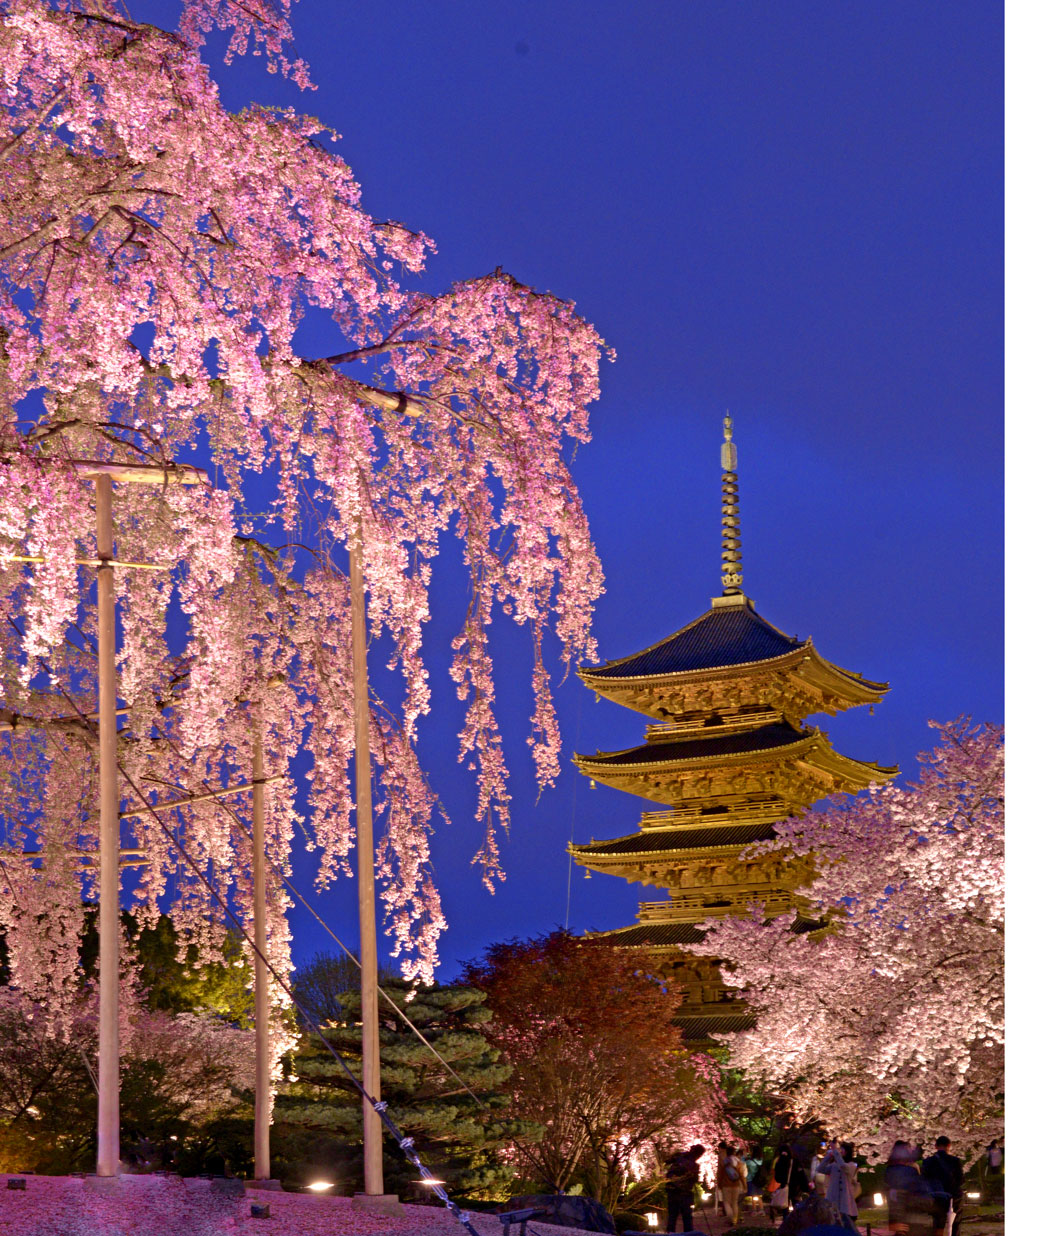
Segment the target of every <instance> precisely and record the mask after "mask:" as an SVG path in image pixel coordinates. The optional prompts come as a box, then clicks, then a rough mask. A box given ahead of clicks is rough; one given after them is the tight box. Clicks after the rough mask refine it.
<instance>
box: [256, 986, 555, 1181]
mask: <svg viewBox="0 0 1050 1236" xmlns="http://www.w3.org/2000/svg"><path fill="white" fill-rule="evenodd" d="M383 987H384V991H385V992H386V993H387V995H388V996H389V997H390V999H391V1001H392V1002H393V1004H394V1005H396V1008H397V1009H399V1010H400V1011H401V1012H402V1013H404V1014H405V1016H406V1017H407V1019H408V1021H410V1022H411V1027H410V1026H408V1025H406V1024H405V1022H404V1021H403V1020H402V1019H401V1018H400V1017H398V1015H397V1013H396V1012H395V1011H394V1009H393V1008H391V1005H390V1004H388V1003H387V1002H386V1001H382V1002H381V1003H380V1007H379V1013H380V1040H381V1046H380V1058H381V1061H382V1073H383V1098H384V1099H385V1100H386V1101H387V1102H389V1103H390V1105H391V1107H392V1109H394V1110H395V1111H396V1112H397V1119H398V1123H399V1126H400V1127H401V1128H402V1130H403V1131H404V1132H405V1133H406V1135H407V1136H409V1137H412V1138H413V1139H414V1142H415V1148H416V1151H417V1153H418V1154H419V1155H420V1156H421V1157H422V1158H423V1159H424V1160H425V1161H426V1163H427V1166H428V1167H429V1168H430V1169H431V1170H432V1171H434V1172H435V1174H436V1175H437V1176H438V1178H439V1179H441V1180H443V1181H444V1182H445V1183H446V1184H447V1186H448V1188H449V1191H450V1192H455V1193H457V1194H463V1193H468V1194H469V1195H470V1196H472V1197H499V1196H501V1195H502V1196H504V1197H505V1196H506V1195H507V1193H506V1186H507V1185H508V1184H509V1182H510V1179H511V1177H512V1175H513V1169H512V1167H511V1166H510V1165H509V1164H508V1163H507V1161H506V1159H505V1157H504V1156H503V1155H502V1153H501V1152H502V1150H503V1147H504V1146H505V1144H506V1142H507V1140H508V1139H509V1138H516V1139H517V1140H519V1141H524V1140H526V1139H527V1138H529V1137H530V1136H532V1137H535V1136H536V1135H537V1134H538V1132H539V1130H538V1127H537V1126H536V1125H535V1124H534V1123H533V1124H529V1123H527V1122H523V1121H521V1120H513V1119H511V1118H509V1116H508V1113H507V1106H508V1099H507V1097H506V1094H505V1089H506V1087H505V1083H506V1081H507V1078H508V1076H509V1075H510V1072H511V1069H510V1066H509V1064H506V1063H505V1062H504V1061H502V1060H501V1059H500V1053H499V1051H498V1050H497V1049H496V1048H495V1046H494V1045H493V1044H492V1043H491V1042H490V1041H489V1039H488V1038H487V1037H486V1035H485V1034H484V1032H483V1031H484V1027H485V1025H486V1024H487V1023H488V1021H489V1019H490V1018H491V1016H492V1014H491V1012H490V1010H489V1009H488V1007H487V1006H486V998H485V995H484V994H483V993H482V992H480V991H477V990H476V989H474V988H471V987H467V986H464V985H462V984H454V985H442V984H435V985H434V986H432V987H428V988H423V989H415V988H412V987H410V986H409V985H408V984H406V983H405V982H404V981H403V980H397V979H392V980H387V981H386V982H385V983H384V985H383ZM340 1004H341V1009H340V1012H339V1014H338V1016H336V1017H333V1018H331V1019H330V1020H328V1021H327V1022H326V1023H325V1024H324V1035H325V1037H326V1038H327V1039H329V1041H330V1042H331V1043H332V1044H333V1045H334V1046H335V1047H337V1048H338V1049H339V1051H340V1054H341V1055H342V1056H343V1057H344V1059H345V1060H346V1062H347V1064H348V1065H349V1067H350V1069H351V1071H353V1072H354V1073H355V1074H357V1073H359V1071H360V1060H361V1027H360V1010H361V998H360V992H359V991H348V992H346V993H344V995H343V996H342V998H341V1000H340ZM412 1027H414V1028H415V1029H414V1030H413V1029H412ZM416 1031H418V1034H417V1033H416ZM291 1068H292V1070H293V1072H294V1080H291V1081H289V1082H288V1083H287V1084H286V1085H285V1086H284V1087H283V1088H282V1092H281V1094H280V1096H279V1097H278V1100H277V1105H276V1109H275V1113H274V1119H275V1122H276V1125H277V1128H276V1141H277V1144H278V1146H280V1145H281V1143H282V1138H286V1137H287V1133H288V1132H289V1131H290V1130H289V1126H290V1128H291V1129H295V1130H300V1131H303V1132H306V1133H309V1134H310V1135H311V1137H310V1143H311V1146H310V1150H309V1151H308V1152H307V1159H308V1161H309V1162H310V1163H311V1165H312V1166H314V1167H317V1166H322V1165H323V1166H326V1167H335V1168H336V1170H337V1171H338V1172H340V1173H341V1174H343V1175H345V1176H348V1177H350V1178H351V1179H358V1178H359V1177H360V1173H361V1166H360V1154H359V1148H360V1144H361V1096H360V1092H359V1091H358V1090H357V1089H356V1087H355V1086H354V1085H353V1083H352V1082H351V1081H350V1079H349V1078H348V1077H347V1076H346V1073H345V1072H344V1071H343V1070H342V1069H341V1068H340V1067H339V1065H338V1064H337V1063H336V1061H335V1060H333V1059H332V1056H331V1054H330V1053H329V1052H328V1050H327V1048H326V1047H325V1046H324V1044H323V1043H322V1042H321V1041H320V1040H319V1038H318V1037H317V1035H314V1034H308V1035H304V1036H303V1038H302V1039H301V1041H300V1042H299V1044H298V1046H297V1047H296V1049H295V1052H294V1053H293V1055H292V1057H291ZM319 1157H320V1158H322V1159H327V1160H329V1161H328V1162H325V1163H323V1164H322V1163H319V1162H318V1158H319ZM416 1178H417V1177H416V1172H415V1169H414V1168H413V1167H412V1165H411V1164H408V1163H406V1162H405V1161H404V1160H403V1159H401V1158H400V1157H394V1156H393V1155H391V1157H390V1159H389V1161H388V1162H387V1163H386V1164H385V1165H384V1179H385V1180H386V1182H387V1184H388V1185H389V1186H390V1187H392V1188H395V1189H397V1190H398V1191H399V1192H401V1193H402V1194H403V1195H407V1196H409V1197H412V1196H414V1195H415V1196H418V1194H417V1193H416V1192H415V1191H413V1189H412V1187H411V1182H412V1181H413V1180H414V1179H416Z"/></svg>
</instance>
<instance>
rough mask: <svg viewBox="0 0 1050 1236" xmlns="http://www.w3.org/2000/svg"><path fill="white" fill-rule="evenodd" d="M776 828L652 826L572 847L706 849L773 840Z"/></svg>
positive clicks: (591, 854) (579, 850) (594, 853)
mask: <svg viewBox="0 0 1050 1236" xmlns="http://www.w3.org/2000/svg"><path fill="white" fill-rule="evenodd" d="M776 835H777V834H776V829H775V828H774V827H773V825H772V824H771V823H761V822H760V823H756V824H748V823H741V824H716V825H703V826H701V827H699V828H664V829H648V830H646V831H645V832H640V833H631V834H630V836H627V837H613V838H611V839H610V840H608V841H592V842H591V843H590V844H589V845H574V846H571V847H570V853H572V854H586V855H587V857H588V858H592V859H593V858H601V857H603V856H604V855H618V854H638V855H642V854H664V853H667V852H668V851H678V850H705V849H709V848H712V847H717V846H735V845H751V844H753V843H754V842H756V841H772V840H773V839H774V838H775V837H776Z"/></svg>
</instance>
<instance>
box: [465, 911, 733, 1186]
mask: <svg viewBox="0 0 1050 1236" xmlns="http://www.w3.org/2000/svg"><path fill="white" fill-rule="evenodd" d="M465 974H466V977H467V980H468V982H470V983H471V984H472V985H473V986H475V987H478V988H480V989H481V990H482V991H484V992H486V993H487V995H488V998H489V1003H490V1005H491V1007H492V1014H493V1016H492V1021H491V1022H490V1023H489V1024H488V1026H487V1028H486V1033H487V1034H488V1036H489V1037H490V1038H491V1040H492V1042H493V1043H494V1044H495V1045H496V1046H497V1047H498V1048H499V1049H500V1051H501V1052H502V1054H503V1056H504V1058H505V1059H506V1060H507V1062H508V1063H509V1064H510V1065H511V1066H512V1067H513V1073H512V1075H511V1078H510V1082H509V1088H510V1093H511V1095H512V1097H513V1102H512V1106H511V1112H512V1114H513V1115H515V1116H517V1117H519V1118H521V1119H525V1120H534V1121H538V1122H540V1123H541V1124H542V1126H543V1130H544V1132H543V1137H542V1138H541V1139H540V1140H539V1141H538V1142H532V1141H529V1142H518V1143H515V1154H516V1158H517V1162H518V1165H519V1170H520V1171H521V1174H522V1175H523V1176H525V1177H526V1178H529V1177H530V1176H531V1177H532V1178H534V1179H536V1180H537V1181H540V1182H543V1183H544V1184H546V1185H547V1186H548V1187H549V1188H550V1189H551V1190H562V1189H566V1188H568V1186H569V1185H570V1184H573V1183H581V1184H583V1187H584V1190H585V1192H587V1193H589V1194H590V1195H591V1196H593V1197H596V1198H597V1199H598V1200H599V1201H601V1202H602V1203H603V1204H604V1205H606V1206H608V1207H612V1206H614V1205H615V1204H616V1202H617V1200H618V1198H619V1197H620V1195H621V1193H622V1191H623V1188H624V1182H625V1179H627V1178H629V1177H630V1178H634V1179H638V1178H640V1177H643V1176H645V1175H650V1176H651V1175H652V1174H653V1172H654V1169H655V1168H656V1165H657V1161H658V1159H659V1157H661V1155H662V1154H663V1153H665V1152H666V1151H667V1150H668V1149H669V1148H671V1147H672V1146H674V1145H682V1144H689V1143H691V1142H697V1141H700V1142H702V1143H703V1144H704V1145H705V1146H707V1147H708V1148H709V1151H710V1154H709V1158H710V1163H709V1164H708V1166H710V1164H711V1163H713V1148H714V1146H715V1145H716V1144H717V1142H718V1141H719V1140H721V1139H722V1138H724V1137H727V1136H728V1135H729V1133H730V1130H729V1127H728V1125H727V1124H726V1122H725V1120H724V1117H723V1115H722V1110H721V1093H720V1090H719V1087H718V1070H717V1068H716V1066H715V1065H714V1063H713V1061H711V1060H710V1059H709V1058H708V1057H706V1056H703V1055H694V1054H692V1053H691V1052H689V1051H688V1050H686V1048H685V1047H684V1046H683V1044H682V1035H681V1031H680V1030H679V1029H678V1028H677V1027H676V1026H675V1025H674V1023H673V1020H672V1019H673V1017H674V1015H675V1013H676V1012H677V1009H678V1005H679V1002H680V998H681V997H680V993H679V992H678V991H677V990H676V989H675V988H673V987H671V986H669V985H668V984H667V983H665V982H663V981H661V980H659V979H657V978H656V977H654V976H653V975H652V974H650V973H648V972H647V971H646V970H645V969H644V968H641V967H640V964H639V960H638V959H637V958H635V957H633V956H631V955H630V954H629V953H627V952H625V951H624V950H621V949H617V948H614V947H610V946H609V945H608V944H605V943H602V942H600V941H588V940H581V939H578V938H576V937H574V936H571V935H569V934H568V933H566V932H554V933H552V934H551V935H548V936H540V937H537V938H535V939H532V940H525V941H522V940H515V941H511V942H510V943H506V944H496V945H493V946H492V947H491V948H490V949H489V950H488V951H487V952H486V954H485V956H484V957H483V958H482V959H481V960H480V961H477V962H474V963H472V964H471V965H470V966H468V967H467V968H466V970H465Z"/></svg>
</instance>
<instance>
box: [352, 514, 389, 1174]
mask: <svg viewBox="0 0 1050 1236" xmlns="http://www.w3.org/2000/svg"><path fill="white" fill-rule="evenodd" d="M350 626H351V640H352V649H353V655H354V750H355V756H354V764H355V769H354V771H355V774H356V787H355V797H356V800H357V898H358V900H357V909H358V916H359V919H360V924H361V1073H362V1077H361V1081H362V1083H363V1085H364V1088H365V1091H366V1092H367V1093H368V1094H369V1095H370V1096H371V1097H372V1098H373V1099H378V1098H379V1097H380V1095H379V975H378V968H379V963H378V956H377V948H376V883H375V880H376V878H375V845H374V843H373V841H372V769H371V760H370V759H369V750H368V726H369V707H368V667H367V663H366V657H367V631H366V619H365V586H364V579H363V577H362V570H361V532H360V528H358V534H357V538H356V539H355V541H354V543H353V544H352V545H351V546H350ZM362 1114H363V1126H362V1127H363V1134H364V1150H365V1193H366V1194H369V1195H373V1196H377V1195H380V1194H382V1192H383V1126H382V1124H381V1122H380V1119H379V1115H378V1113H377V1112H376V1111H374V1110H373V1108H372V1105H371V1104H370V1103H368V1102H367V1101H365V1100H362Z"/></svg>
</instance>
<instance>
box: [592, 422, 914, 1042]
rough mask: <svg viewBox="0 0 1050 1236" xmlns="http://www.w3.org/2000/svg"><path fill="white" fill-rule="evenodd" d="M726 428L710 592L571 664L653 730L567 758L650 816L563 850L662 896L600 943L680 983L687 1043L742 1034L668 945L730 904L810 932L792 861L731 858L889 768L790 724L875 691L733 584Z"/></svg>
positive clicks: (730, 456)
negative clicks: (664, 894)
mask: <svg viewBox="0 0 1050 1236" xmlns="http://www.w3.org/2000/svg"><path fill="white" fill-rule="evenodd" d="M730 432H731V423H730V422H729V419H728V417H727V418H726V446H724V447H723V470H724V471H723V520H722V523H723V554H722V558H723V575H722V582H723V587H724V594H723V595H722V596H720V597H716V598H714V599H713V600H712V602H711V608H710V609H709V610H708V611H707V613H705V614H702V615H701V616H700V617H699V618H698V619H696V621H695V622H691V623H690V624H689V625H688V626H686V627H683V628H682V629H681V630H680V631H676V632H675V633H674V634H673V635H670V636H668V637H667V638H666V639H664V640H661V641H660V642H659V643H657V644H653V645H652V646H651V647H649V648H646V649H644V650H643V651H642V652H638V653H635V654H634V655H633V656H629V657H623V658H621V659H620V660H617V661H609V662H607V663H606V664H605V665H601V666H597V667H594V668H590V669H584V670H581V671H580V677H581V678H582V680H583V682H584V683H585V685H586V686H588V687H590V688H591V689H592V690H594V691H595V692H597V694H598V695H600V696H604V697H605V698H606V699H610V700H612V701H614V702H615V703H618V704H623V705H624V706H625V707H627V708H633V709H635V710H636V711H637V712H641V713H644V714H645V715H646V716H648V717H650V718H652V720H653V721H654V722H655V724H652V725H650V726H648V727H647V729H646V734H645V742H644V743H643V744H642V745H641V746H638V747H632V748H630V749H629V750H626V751H613V752H603V751H599V752H598V753H596V754H595V755H577V756H576V757H575V763H576V765H577V767H578V768H579V770H580V771H581V772H582V773H583V774H584V776H586V777H590V778H591V779H592V780H593V781H601V782H602V783H603V784H604V785H609V786H613V787H615V788H616V789H621V790H625V791H627V793H630V794H637V795H638V796H640V797H641V798H645V799H648V800H649V801H650V802H654V803H659V804H661V805H662V806H663V808H664V810H659V811H647V812H644V813H643V815H642V817H641V822H640V827H639V831H637V832H635V833H631V834H630V835H629V836H626V837H617V838H614V839H612V840H608V841H591V842H590V844H588V845H573V846H570V853H571V854H572V856H573V858H574V859H575V861H576V862H577V863H579V864H580V865H581V866H584V867H587V868H589V869H590V870H593V871H596V872H600V873H602V874H604V875H616V876H621V877H623V878H624V879H627V880H632V881H636V882H639V883H642V884H650V885H653V886H655V887H657V888H662V889H666V890H668V892H669V893H670V899H669V900H666V899H665V900H662V901H649V902H642V903H641V905H640V907H639V913H638V923H637V924H636V925H634V926H631V927H625V928H621V929H619V930H617V931H612V932H605V933H602V937H603V938H604V939H607V940H608V941H609V943H611V944H616V945H617V946H618V947H622V948H632V949H634V948H637V949H639V950H642V951H644V952H645V953H646V954H649V955H651V956H652V957H653V959H654V960H655V961H656V963H657V965H658V966H659V967H660V969H661V970H662V971H663V972H664V973H666V974H667V975H668V976H669V977H673V978H675V979H676V980H677V981H678V982H679V983H681V984H682V986H683V987H684V989H685V992H686V996H685V1000H684V1003H683V1005H682V1009H681V1014H680V1018H679V1021H680V1024H681V1025H682V1028H683V1031H684V1032H685V1037H686V1039H687V1040H689V1041H692V1042H703V1041H704V1040H705V1039H706V1038H707V1037H708V1036H709V1035H710V1034H712V1033H716V1032H720V1031H726V1030H732V1029H739V1028H743V1026H745V1025H746V1024H748V1017H747V1012H746V1009H742V1008H741V1005H740V1002H739V1000H736V999H735V998H734V996H733V995H732V994H731V993H730V992H729V991H728V990H727V989H726V988H725V986H724V985H723V983H722V981H721V978H720V975H719V972H718V966H717V961H716V959H713V958H711V959H704V958H701V957H697V956H695V955H694V954H690V953H683V952H682V950H681V949H680V948H679V947H678V946H679V945H682V944H699V943H702V941H703V939H704V935H705V934H706V932H705V927H704V923H705V922H710V920H712V919H716V918H718V917H719V916H721V915H725V914H742V913H745V912H747V907H748V906H749V905H752V904H755V903H759V904H761V905H762V906H764V908H765V911H766V913H767V914H770V915H773V914H782V913H784V912H785V911H787V910H790V909H791V908H794V909H795V910H796V911H797V912H798V913H799V918H798V922H797V926H798V929H799V930H808V929H811V928H812V927H813V926H814V925H815V924H814V923H813V922H812V921H810V920H807V918H806V903H805V899H804V898H802V897H801V896H800V895H799V894H798V892H797V890H798V888H799V886H800V885H802V884H804V883H805V882H806V879H807V876H808V874H809V870H810V867H809V862H808V861H800V860H795V861H793V862H786V861H785V860H783V859H780V858H775V857H774V856H771V855H766V856H763V857H761V858H757V859H755V858H752V859H748V860H746V861H745V860H743V859H741V857H740V855H741V852H742V851H743V850H744V849H746V848H747V847H748V846H750V845H752V844H753V843H754V842H757V841H765V840H769V839H771V838H772V837H774V836H775V832H774V828H773V825H774V823H776V822H777V821H778V820H783V819H786V818H787V817H788V816H791V815H796V814H798V813H799V812H801V811H804V810H805V809H806V808H808V807H810V806H811V805H812V804H813V803H814V802H816V801H817V800H818V799H822V798H826V797H827V796H828V795H830V794H835V793H841V792H849V793H855V792H856V791H858V790H861V789H863V788H865V787H866V786H868V785H870V784H871V783H872V782H883V781H886V780H888V779H889V778H890V777H892V776H894V775H895V773H896V771H897V770H896V769H895V768H882V767H880V766H879V765H877V764H871V763H865V762H863V761H860V760H854V759H851V758H850V757H848V756H844V755H840V754H839V753H838V752H836V751H835V750H834V749H833V748H832V746H831V743H830V742H829V741H828V739H827V737H826V736H825V735H824V734H823V733H822V732H821V731H820V730H819V729H817V728H815V727H811V726H807V725H806V724H805V720H806V718H807V717H809V716H811V715H813V714H816V713H826V714H828V715H834V714H836V713H839V712H842V711H844V710H845V709H847V708H854V707H856V706H857V705H859V704H868V705H869V706H870V705H873V704H875V703H876V702H877V701H878V700H880V699H881V698H882V697H883V695H885V693H886V692H887V690H888V689H889V688H888V686H887V685H886V684H885V683H878V682H869V681H868V680H867V679H866V678H862V677H861V676H860V675H859V674H855V673H851V672H850V671H848V670H844V669H842V668H840V667H839V666H837V665H834V664H832V662H830V661H827V660H825V659H824V658H823V657H822V656H821V655H820V654H819V653H818V652H817V650H816V649H815V648H814V646H813V643H812V640H809V639H806V640H799V639H797V638H793V637H791V636H788V635H785V634H784V633H783V632H782V631H780V630H778V629H777V628H776V627H774V626H773V625H772V624H771V623H769V622H767V621H766V620H765V619H764V618H762V617H761V616H760V615H759V614H758V613H757V612H756V610H755V607H754V604H753V602H752V601H751V600H750V599H749V598H748V597H746V596H745V595H744V594H743V592H742V591H741V588H740V584H741V582H742V579H741V570H740V541H739V533H738V516H737V510H736V471H735V467H736V452H735V447H734V446H733V443H732V440H731V437H730ZM726 447H728V448H729V450H728V451H727V450H726Z"/></svg>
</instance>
